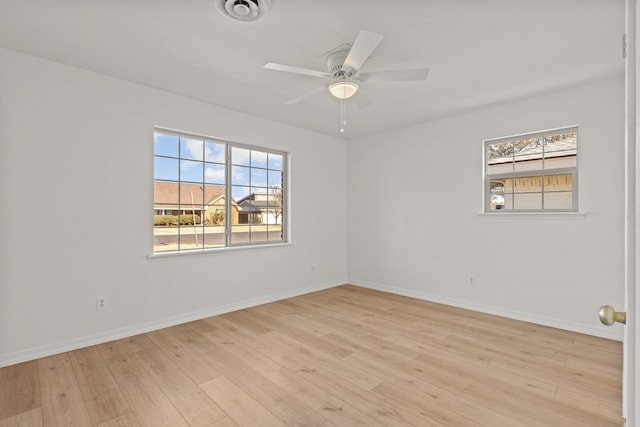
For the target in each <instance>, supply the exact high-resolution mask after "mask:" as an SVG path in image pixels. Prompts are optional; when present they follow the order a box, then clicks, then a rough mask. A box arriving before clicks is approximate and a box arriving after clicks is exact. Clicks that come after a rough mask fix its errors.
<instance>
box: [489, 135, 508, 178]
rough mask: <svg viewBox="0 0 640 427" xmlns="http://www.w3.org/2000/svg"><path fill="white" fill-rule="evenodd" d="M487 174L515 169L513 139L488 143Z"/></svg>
mask: <svg viewBox="0 0 640 427" xmlns="http://www.w3.org/2000/svg"><path fill="white" fill-rule="evenodd" d="M486 162H487V175H494V174H497V173H508V172H512V171H513V141H503V142H497V143H493V144H487V145H486Z"/></svg>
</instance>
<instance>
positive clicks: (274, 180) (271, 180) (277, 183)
mask: <svg viewBox="0 0 640 427" xmlns="http://www.w3.org/2000/svg"><path fill="white" fill-rule="evenodd" d="M267 186H268V187H272V188H273V187H279V188H282V172H280V171H272V170H270V171H269V172H268V179H267Z"/></svg>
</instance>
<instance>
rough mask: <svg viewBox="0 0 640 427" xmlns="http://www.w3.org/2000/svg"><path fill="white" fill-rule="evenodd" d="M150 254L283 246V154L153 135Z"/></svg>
mask: <svg viewBox="0 0 640 427" xmlns="http://www.w3.org/2000/svg"><path fill="white" fill-rule="evenodd" d="M153 154H154V173H153V185H154V193H153V215H154V216H153V226H154V227H153V230H154V232H153V237H154V242H153V252H154V253H161V252H186V251H196V250H205V249H212V248H220V247H228V246H246V245H256V244H266V243H278V242H280V243H282V242H285V241H286V230H285V227H286V216H285V213H286V200H285V197H284V196H285V182H286V165H287V154H286V153H284V152H281V151H275V150H269V149H265V148H261V147H251V146H247V145H242V144H236V143H231V142H228V141H221V140H217V139H214V138H207V137H202V136H197V135H191V134H186V133H178V132H173V131H168V130H162V129H156V132H155V133H154V153H153Z"/></svg>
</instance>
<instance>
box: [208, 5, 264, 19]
mask: <svg viewBox="0 0 640 427" xmlns="http://www.w3.org/2000/svg"><path fill="white" fill-rule="evenodd" d="M215 4H216V7H217V8H218V10H219V11H220V13H222V14H223V15H224V16H226V17H227V18H230V19H233V20H234V21H241V22H255V21H259V20H261V19H262V18H264V17H265V16H266V15H267V14H268V13H269V9H271V0H215Z"/></svg>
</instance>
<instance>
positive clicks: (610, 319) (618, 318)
mask: <svg viewBox="0 0 640 427" xmlns="http://www.w3.org/2000/svg"><path fill="white" fill-rule="evenodd" d="M598 315H599V316H600V321H601V322H602V323H603V324H604V325H607V326H611V325H613V324H614V323H616V322H618V323H624V324H626V323H627V313H626V312H625V311H616V310H615V308H613V307H611V306H610V305H603V306H602V307H600V312H598Z"/></svg>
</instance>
